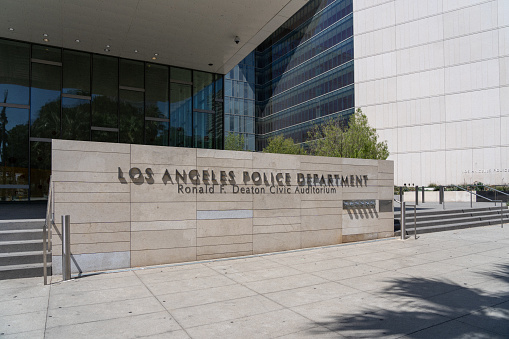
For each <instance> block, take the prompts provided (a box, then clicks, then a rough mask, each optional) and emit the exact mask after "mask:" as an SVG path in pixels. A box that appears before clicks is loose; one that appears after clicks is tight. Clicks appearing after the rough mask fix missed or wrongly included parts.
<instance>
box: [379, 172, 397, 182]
mask: <svg viewBox="0 0 509 339" xmlns="http://www.w3.org/2000/svg"><path fill="white" fill-rule="evenodd" d="M378 180H391V181H394V173H384V172H378Z"/></svg>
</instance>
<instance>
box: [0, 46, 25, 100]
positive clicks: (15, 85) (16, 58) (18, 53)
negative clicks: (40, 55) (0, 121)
mask: <svg viewBox="0 0 509 339" xmlns="http://www.w3.org/2000/svg"><path fill="white" fill-rule="evenodd" d="M29 74H30V45H29V44H22V43H19V42H13V41H6V40H0V100H1V102H6V103H8V104H20V105H28V102H29V93H30V89H29V86H30V77H29Z"/></svg>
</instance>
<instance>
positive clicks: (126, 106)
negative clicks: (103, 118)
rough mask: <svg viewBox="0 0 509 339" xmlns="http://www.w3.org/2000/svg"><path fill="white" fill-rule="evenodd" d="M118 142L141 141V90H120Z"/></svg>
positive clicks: (142, 117) (131, 142)
mask: <svg viewBox="0 0 509 339" xmlns="http://www.w3.org/2000/svg"><path fill="white" fill-rule="evenodd" d="M119 113H120V130H119V133H120V142H122V143H126V144H142V143H143V122H144V119H145V118H144V116H143V92H135V91H128V90H121V91H120V103H119Z"/></svg>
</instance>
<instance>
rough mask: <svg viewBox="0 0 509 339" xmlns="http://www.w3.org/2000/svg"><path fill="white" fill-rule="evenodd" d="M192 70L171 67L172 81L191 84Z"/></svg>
mask: <svg viewBox="0 0 509 339" xmlns="http://www.w3.org/2000/svg"><path fill="white" fill-rule="evenodd" d="M191 76H192V75H191V70H189V69H184V68H177V67H170V78H171V80H176V81H184V82H191V81H192V78H191Z"/></svg>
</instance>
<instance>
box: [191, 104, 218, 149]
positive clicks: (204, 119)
mask: <svg viewBox="0 0 509 339" xmlns="http://www.w3.org/2000/svg"><path fill="white" fill-rule="evenodd" d="M193 125H194V126H193V130H194V138H193V139H194V143H193V146H194V147H196V148H209V149H210V148H214V114H211V113H202V112H193Z"/></svg>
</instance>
